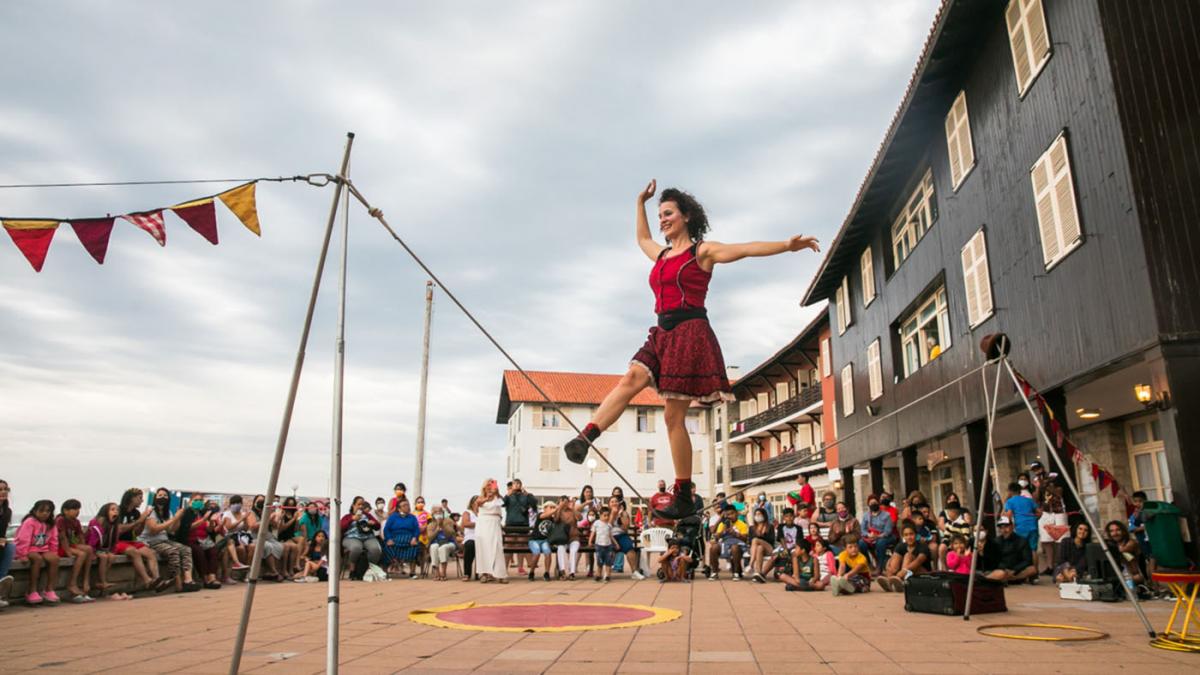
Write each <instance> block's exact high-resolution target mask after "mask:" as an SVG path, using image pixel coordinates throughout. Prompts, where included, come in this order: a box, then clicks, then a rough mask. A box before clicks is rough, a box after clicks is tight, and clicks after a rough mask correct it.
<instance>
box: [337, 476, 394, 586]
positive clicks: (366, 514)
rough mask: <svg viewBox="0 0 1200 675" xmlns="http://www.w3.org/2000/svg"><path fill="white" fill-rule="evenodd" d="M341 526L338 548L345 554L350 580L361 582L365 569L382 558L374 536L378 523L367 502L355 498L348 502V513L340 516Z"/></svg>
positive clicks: (381, 551)
mask: <svg viewBox="0 0 1200 675" xmlns="http://www.w3.org/2000/svg"><path fill="white" fill-rule="evenodd" d="M341 524H342V541H341V543H340V546H341V547H342V550H343V551H344V552H345V554H346V566H347V567H348V568H349V569H350V579H351V580H352V581H362V578H363V574H364V573H365V572H366V571H367V567H368V566H369V565H370V564H372V563H374V564H379V560H380V558H382V557H383V547H382V546H380V544H379V538H378V537H376V536H375V534H376V533H377V532H378V531H379V521H378V520H376V519H375V514H374V513H372V512H371V505H370V504H368V503H367V500H365V499H363V498H362V497H355V498H354V500H353V501H351V502H350V512H349V513H347V514H346V515H344V516H342V521H341ZM364 553H365V554H366V555H365V556H364V555H363V554H364ZM364 558H365V560H364Z"/></svg>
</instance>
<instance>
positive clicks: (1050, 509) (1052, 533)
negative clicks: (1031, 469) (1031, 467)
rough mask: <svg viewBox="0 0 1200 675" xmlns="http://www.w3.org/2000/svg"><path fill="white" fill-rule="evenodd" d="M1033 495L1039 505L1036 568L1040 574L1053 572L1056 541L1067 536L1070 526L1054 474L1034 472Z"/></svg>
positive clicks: (1061, 493)
mask: <svg viewBox="0 0 1200 675" xmlns="http://www.w3.org/2000/svg"><path fill="white" fill-rule="evenodd" d="M1035 476H1036V477H1035V478H1034V479H1033V480H1034V486H1035V490H1034V496H1035V497H1036V499H1037V501H1038V504H1039V506H1040V507H1041V515H1040V516H1039V517H1038V519H1037V533H1038V545H1039V547H1040V555H1041V558H1040V564H1039V565H1038V569H1040V570H1042V574H1046V575H1052V574H1054V556H1055V554H1056V553H1057V550H1058V542H1060V541H1062V540H1063V539H1065V538H1066V537H1067V534H1068V533H1069V532H1070V531H1071V528H1070V527H1069V526H1068V525H1067V508H1066V504H1065V503H1064V502H1063V492H1062V487H1061V486H1059V485H1058V484H1057V483H1055V482H1054V480H1053V476H1054V474H1050V475H1049V476H1046V475H1044V474H1035Z"/></svg>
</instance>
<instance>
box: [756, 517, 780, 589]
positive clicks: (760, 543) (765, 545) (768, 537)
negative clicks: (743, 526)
mask: <svg viewBox="0 0 1200 675" xmlns="http://www.w3.org/2000/svg"><path fill="white" fill-rule="evenodd" d="M759 503H760V504H761V503H762V502H761V501H760V502H759ZM774 550H775V528H774V527H771V523H769V522H768V521H767V513H766V509H764V508H761V507H759V508H756V509H754V524H753V525H751V526H750V574H751V578H752V579H754V580H755V581H757V582H758V583H760V584H765V583H767V579H766V577H764V576H763V573H764V572H765V571H766V568H765V564H770V563H771V562H772V552H773V551H774Z"/></svg>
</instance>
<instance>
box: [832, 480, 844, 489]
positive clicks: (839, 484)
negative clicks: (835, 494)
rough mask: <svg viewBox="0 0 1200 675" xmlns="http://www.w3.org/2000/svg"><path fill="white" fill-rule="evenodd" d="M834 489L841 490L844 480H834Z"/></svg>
mask: <svg viewBox="0 0 1200 675" xmlns="http://www.w3.org/2000/svg"><path fill="white" fill-rule="evenodd" d="M833 489H834V490H841V489H842V481H840V480H835V481H833Z"/></svg>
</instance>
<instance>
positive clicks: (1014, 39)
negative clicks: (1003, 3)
mask: <svg viewBox="0 0 1200 675" xmlns="http://www.w3.org/2000/svg"><path fill="white" fill-rule="evenodd" d="M1004 20H1005V23H1007V24H1008V41H1009V45H1010V46H1011V47H1012V57H1013V69H1014V70H1015V71H1016V75H1017V91H1018V92H1019V93H1021V94H1024V93H1025V86H1026V84H1027V83H1028V82H1029V79H1030V76H1031V75H1032V73H1033V67H1032V64H1030V63H1029V37H1028V35H1027V34H1026V29H1025V17H1024V12H1023V11H1022V1H1021V0H1010V2H1009V3H1008V8H1007V9H1006V10H1005V11H1004Z"/></svg>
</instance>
